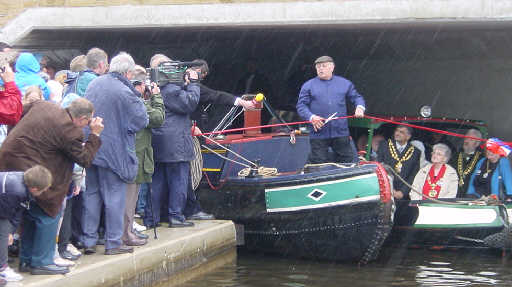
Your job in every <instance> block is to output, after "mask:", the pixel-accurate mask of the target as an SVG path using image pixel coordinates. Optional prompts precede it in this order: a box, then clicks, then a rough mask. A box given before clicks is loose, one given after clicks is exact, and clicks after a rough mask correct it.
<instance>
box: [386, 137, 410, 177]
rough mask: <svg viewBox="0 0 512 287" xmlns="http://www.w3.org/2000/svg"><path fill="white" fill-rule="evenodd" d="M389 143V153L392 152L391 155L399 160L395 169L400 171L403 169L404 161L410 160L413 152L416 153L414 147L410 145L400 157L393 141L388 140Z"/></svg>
mask: <svg viewBox="0 0 512 287" xmlns="http://www.w3.org/2000/svg"><path fill="white" fill-rule="evenodd" d="M388 144H389V153H390V154H391V157H392V158H393V159H394V160H396V161H397V163H396V164H395V170H396V171H397V172H398V173H400V172H401V170H402V162H404V161H408V160H409V159H410V158H411V156H412V154H413V153H414V147H413V146H410V147H409V149H408V150H407V151H406V152H405V154H404V156H402V157H401V158H399V157H398V153H397V152H396V148H395V145H394V144H393V142H392V141H391V140H388Z"/></svg>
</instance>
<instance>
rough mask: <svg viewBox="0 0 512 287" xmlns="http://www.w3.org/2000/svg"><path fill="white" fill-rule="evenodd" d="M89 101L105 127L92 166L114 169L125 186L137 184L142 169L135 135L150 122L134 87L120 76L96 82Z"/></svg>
mask: <svg viewBox="0 0 512 287" xmlns="http://www.w3.org/2000/svg"><path fill="white" fill-rule="evenodd" d="M128 85H130V86H128ZM85 98H86V99H88V100H89V101H91V102H92V103H93V105H94V109H95V113H94V115H95V116H98V117H101V118H103V125H104V126H105V129H104V130H103V132H102V133H101V135H100V138H101V142H102V144H101V147H100V149H99V150H98V152H97V153H96V157H95V158H94V160H93V162H92V164H94V165H97V166H101V167H104V168H109V169H111V170H112V171H113V172H114V173H116V174H117V175H119V177H121V179H122V180H123V181H125V182H133V180H134V179H135V176H136V175H137V168H138V161H137V156H136V155H135V133H137V132H138V131H139V130H141V129H143V128H144V127H146V126H147V125H148V122H149V120H148V115H147V113H146V107H145V106H144V103H143V102H142V100H141V99H140V98H139V97H137V94H136V93H135V90H134V89H133V87H132V86H131V83H130V82H129V81H128V80H127V79H126V78H124V77H123V76H121V75H120V74H117V73H108V74H105V75H103V76H100V77H98V78H96V79H94V80H93V81H92V82H91V83H90V84H89V86H88V87H87V90H86V92H85Z"/></svg>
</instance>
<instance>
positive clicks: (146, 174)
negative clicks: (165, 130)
mask: <svg viewBox="0 0 512 287" xmlns="http://www.w3.org/2000/svg"><path fill="white" fill-rule="evenodd" d="M145 80H146V69H144V68H143V67H141V66H135V71H134V72H133V78H132V80H131V82H132V84H133V87H134V88H135V90H137V91H138V92H139V93H140V94H139V96H140V97H141V98H144V105H145V106H146V111H147V114H148V118H149V124H148V125H147V127H145V128H144V129H142V130H140V131H139V132H137V134H136V135H135V153H136V154H137V159H138V160H139V168H138V171H137V177H136V178H135V183H129V184H127V186H126V208H125V212H124V231H123V242H124V244H126V245H128V246H139V245H144V244H146V243H147V240H146V239H147V235H145V234H140V233H137V232H133V231H132V226H133V217H134V215H135V205H136V203H137V198H138V193H139V188H140V185H141V184H144V183H151V176H152V175H153V170H154V161H153V148H152V147H151V139H152V135H151V129H152V128H157V127H159V126H161V125H162V123H163V122H164V118H165V106H164V102H163V100H162V96H161V95H160V89H159V88H158V86H157V85H156V84H155V83H151V86H146V85H145Z"/></svg>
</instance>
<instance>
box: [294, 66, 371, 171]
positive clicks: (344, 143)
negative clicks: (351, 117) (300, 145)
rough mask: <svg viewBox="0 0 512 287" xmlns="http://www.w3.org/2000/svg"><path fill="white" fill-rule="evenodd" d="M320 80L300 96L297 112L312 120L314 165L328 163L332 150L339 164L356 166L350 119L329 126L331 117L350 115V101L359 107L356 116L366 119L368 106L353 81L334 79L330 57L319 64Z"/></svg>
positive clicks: (308, 85) (311, 156) (312, 81)
mask: <svg viewBox="0 0 512 287" xmlns="http://www.w3.org/2000/svg"><path fill="white" fill-rule="evenodd" d="M315 68H316V73H317V77H315V78H312V79H310V80H309V81H307V82H306V83H304V85H302V88H301V90H300V93H299V100H298V102H297V112H298V113H299V115H300V116H301V117H302V118H303V119H304V120H310V121H311V124H312V127H313V130H312V131H311V133H310V144H311V153H310V154H309V162H310V163H324V162H328V161H330V160H329V159H328V149H329V147H331V148H332V150H333V151H334V153H335V155H336V159H335V161H336V162H353V161H354V159H355V158H357V157H356V156H355V150H354V149H353V148H352V144H351V140H350V134H349V130H348V123H347V120H346V119H339V120H333V121H328V122H326V119H328V118H329V117H330V116H331V115H333V114H334V113H336V115H335V116H336V117H343V116H346V115H347V104H346V101H347V100H349V101H350V102H351V103H352V104H353V105H354V106H355V107H356V110H355V116H356V117H363V116H364V111H365V102H364V99H363V97H362V96H361V95H360V94H359V93H358V92H357V91H356V89H355V87H354V84H352V82H350V81H349V80H347V79H345V78H343V77H340V76H336V75H333V71H334V61H333V59H332V58H331V57H329V56H322V57H319V58H318V59H316V60H315Z"/></svg>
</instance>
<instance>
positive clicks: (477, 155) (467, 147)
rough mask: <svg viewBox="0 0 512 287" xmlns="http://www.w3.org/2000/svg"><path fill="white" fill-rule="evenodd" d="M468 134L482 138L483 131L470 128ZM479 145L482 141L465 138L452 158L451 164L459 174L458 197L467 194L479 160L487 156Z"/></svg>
mask: <svg viewBox="0 0 512 287" xmlns="http://www.w3.org/2000/svg"><path fill="white" fill-rule="evenodd" d="M466 136H468V137H473V138H479V139H481V138H482V133H481V132H480V131H479V130H477V129H469V130H468V131H467V132H466ZM479 145H480V141H478V140H475V139H471V138H464V143H463V144H462V147H461V148H460V150H459V152H458V153H457V154H456V155H455V156H454V157H452V159H451V160H450V165H451V166H453V167H454V168H455V170H456V171H457V175H458V176H459V185H458V191H457V197H465V196H466V192H467V191H468V187H469V186H468V185H469V179H470V177H471V174H473V171H474V170H475V166H476V164H477V163H478V161H479V160H480V159H481V158H482V157H484V156H485V155H484V154H483V153H482V151H481V150H480V148H479Z"/></svg>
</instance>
